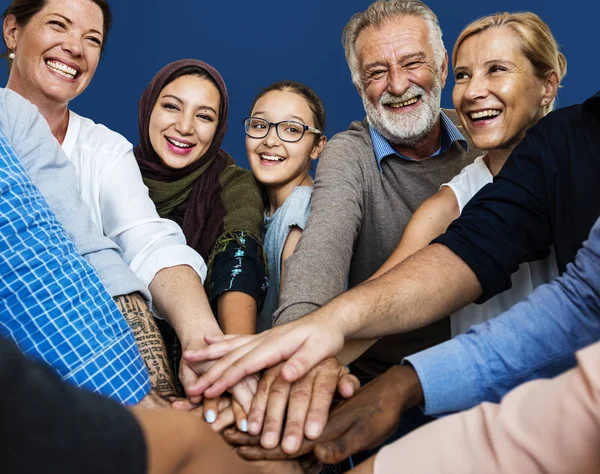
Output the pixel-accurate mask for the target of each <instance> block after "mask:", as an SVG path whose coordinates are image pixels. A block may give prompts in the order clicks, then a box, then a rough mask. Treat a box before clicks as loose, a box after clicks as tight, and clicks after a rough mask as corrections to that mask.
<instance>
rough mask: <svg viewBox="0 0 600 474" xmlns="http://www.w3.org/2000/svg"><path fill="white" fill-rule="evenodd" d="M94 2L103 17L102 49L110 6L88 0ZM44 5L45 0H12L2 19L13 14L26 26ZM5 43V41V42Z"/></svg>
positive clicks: (99, 1) (108, 24) (20, 24)
mask: <svg viewBox="0 0 600 474" xmlns="http://www.w3.org/2000/svg"><path fill="white" fill-rule="evenodd" d="M90 1H91V2H94V3H95V4H96V5H98V7H100V10H102V16H103V17H104V25H103V28H102V29H103V31H102V36H103V40H102V49H101V51H104V47H105V46H106V40H107V39H108V32H109V30H110V24H111V22H112V14H111V12H110V6H109V4H108V2H107V1H106V0H90ZM45 6H46V0H13V1H12V2H11V3H10V5H9V6H8V8H7V9H6V10H4V13H3V14H2V19H3V20H4V19H6V17H7V16H8V15H14V16H15V18H16V19H17V23H18V24H19V26H26V25H27V23H29V21H30V20H31V18H32V17H33V16H34V15H36V14H37V13H39V12H40V11H41V10H42V8H44V7H45ZM5 44H6V42H5Z"/></svg>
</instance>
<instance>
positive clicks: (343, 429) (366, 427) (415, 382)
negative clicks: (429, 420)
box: [224, 366, 423, 464]
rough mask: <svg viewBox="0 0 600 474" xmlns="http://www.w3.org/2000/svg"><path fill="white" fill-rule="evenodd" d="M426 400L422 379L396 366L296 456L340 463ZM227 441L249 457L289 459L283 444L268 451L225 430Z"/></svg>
mask: <svg viewBox="0 0 600 474" xmlns="http://www.w3.org/2000/svg"><path fill="white" fill-rule="evenodd" d="M422 402H423V390H422V387H421V384H420V381H419V378H418V376H417V374H416V372H415V371H414V369H413V368H412V367H410V366H395V367H392V368H391V369H389V370H388V371H387V372H385V373H384V374H383V375H381V376H379V377H377V378H376V379H375V380H373V381H372V382H370V383H368V384H367V385H365V386H364V387H363V388H361V389H359V390H358V391H357V392H356V394H355V395H354V396H353V397H352V398H350V399H349V400H347V401H344V402H342V403H341V404H340V405H338V406H337V407H336V408H335V409H334V410H333V411H332V412H331V413H330V415H329V422H328V423H327V426H326V427H325V430H324V431H323V434H322V435H321V436H320V438H319V439H317V440H316V441H313V440H309V439H305V440H304V442H303V443H302V445H301V447H300V449H299V450H298V451H297V452H296V453H295V456H297V455H302V454H306V453H308V452H310V451H312V450H314V453H315V455H316V456H317V459H319V460H320V461H321V462H323V463H325V464H335V463H338V462H341V461H342V460H344V459H345V458H346V457H348V456H350V455H352V454H354V453H356V452H359V451H363V450H365V449H370V448H374V447H376V446H378V445H380V444H381V443H383V442H384V441H385V440H386V439H387V438H389V436H390V435H392V434H393V433H394V430H396V428H397V427H398V424H399V423H400V416H401V415H402V413H403V412H404V411H405V410H406V409H407V408H411V407H413V406H416V405H419V404H421V403H422ZM224 437H225V440H226V441H227V442H228V443H230V444H232V445H241V446H240V447H239V448H238V453H239V454H240V455H241V456H242V457H244V458H246V459H248V460H275V459H289V458H290V456H289V455H288V454H287V453H285V452H284V451H283V450H282V448H281V447H278V448H274V449H269V450H265V449H264V448H262V447H261V446H260V445H259V442H260V440H259V439H258V437H253V436H251V435H248V434H246V433H240V432H236V431H235V430H226V431H225V432H224Z"/></svg>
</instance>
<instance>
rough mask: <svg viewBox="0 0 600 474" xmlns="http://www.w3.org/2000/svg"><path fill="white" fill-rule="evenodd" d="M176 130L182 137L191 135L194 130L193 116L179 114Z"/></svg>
mask: <svg viewBox="0 0 600 474" xmlns="http://www.w3.org/2000/svg"><path fill="white" fill-rule="evenodd" d="M175 130H177V132H179V133H181V134H182V135H190V134H191V133H192V130H193V116H192V114H186V113H185V112H183V113H181V114H179V117H178V118H177V122H176V123H175Z"/></svg>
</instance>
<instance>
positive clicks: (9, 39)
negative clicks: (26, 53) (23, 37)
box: [2, 14, 20, 51]
mask: <svg viewBox="0 0 600 474" xmlns="http://www.w3.org/2000/svg"><path fill="white" fill-rule="evenodd" d="M19 30H20V27H19V24H18V23H17V17H15V16H14V15H12V14H11V15H7V16H6V18H5V19H4V24H3V25H2V33H3V34H4V42H5V43H6V46H7V47H8V49H12V50H13V51H14V50H15V48H16V47H17V39H18V37H19Z"/></svg>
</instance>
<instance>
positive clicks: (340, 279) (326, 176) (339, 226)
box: [273, 135, 365, 325]
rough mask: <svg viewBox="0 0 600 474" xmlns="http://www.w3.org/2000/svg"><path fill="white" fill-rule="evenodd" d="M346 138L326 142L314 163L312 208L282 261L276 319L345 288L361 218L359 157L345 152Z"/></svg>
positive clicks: (291, 315)
mask: <svg viewBox="0 0 600 474" xmlns="http://www.w3.org/2000/svg"><path fill="white" fill-rule="evenodd" d="M347 142H348V138H346V137H345V136H343V135H338V136H336V137H334V138H333V139H332V140H331V141H330V142H328V143H327V145H326V146H325V149H324V150H323V153H322V154H321V158H320V161H319V166H318V168H317V176H316V180H315V185H314V190H313V193H312V201H311V214H310V216H309V218H308V222H307V226H306V229H305V230H304V232H303V233H302V237H301V238H300V241H299V243H298V245H297V247H296V251H295V252H294V254H293V255H292V256H290V257H289V258H288V259H287V260H286V262H285V273H286V275H285V277H286V279H285V282H284V286H283V292H282V293H281V295H280V299H279V303H280V304H279V308H278V310H277V311H276V312H275V314H274V315H273V320H274V324H275V325H281V324H284V323H287V322H290V321H293V320H296V319H298V318H300V317H302V316H304V315H305V314H307V313H309V312H311V311H314V310H315V309H317V308H319V307H320V306H322V305H323V304H325V303H327V302H328V301H329V300H331V299H332V298H334V297H335V296H336V295H338V294H340V293H342V292H343V291H344V289H345V285H346V280H347V277H348V271H349V269H350V262H351V259H352V254H353V249H354V242H355V241H356V239H357V237H358V233H359V230H360V226H361V222H362V202H363V188H364V185H365V183H364V181H363V178H362V172H361V168H360V161H361V159H362V158H363V157H359V156H354V155H352V154H351V153H349V152H348V150H349V149H351V147H350V146H349V145H348V143H347Z"/></svg>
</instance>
